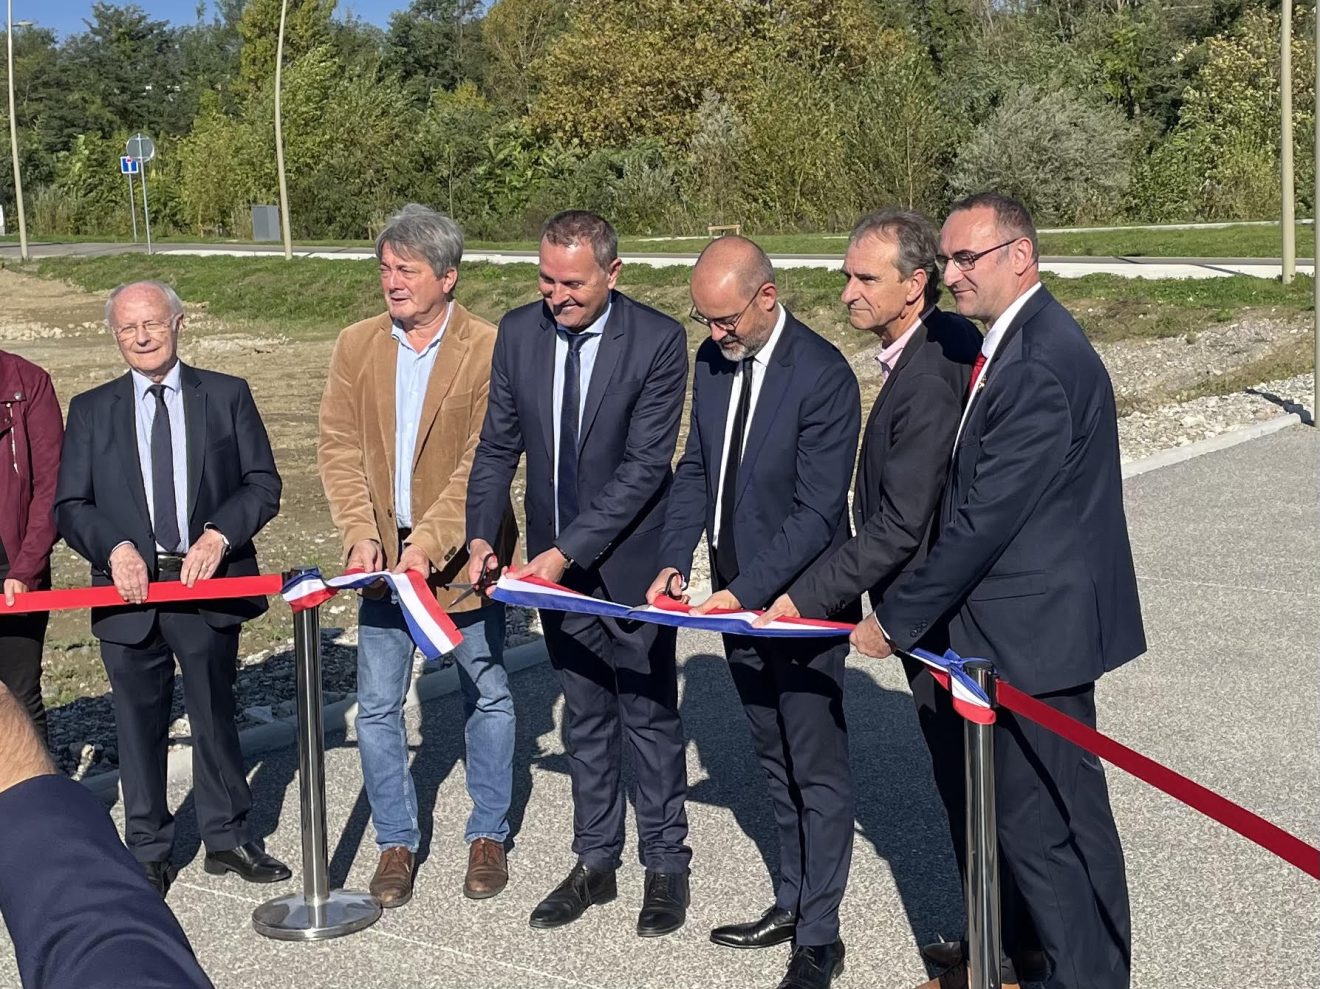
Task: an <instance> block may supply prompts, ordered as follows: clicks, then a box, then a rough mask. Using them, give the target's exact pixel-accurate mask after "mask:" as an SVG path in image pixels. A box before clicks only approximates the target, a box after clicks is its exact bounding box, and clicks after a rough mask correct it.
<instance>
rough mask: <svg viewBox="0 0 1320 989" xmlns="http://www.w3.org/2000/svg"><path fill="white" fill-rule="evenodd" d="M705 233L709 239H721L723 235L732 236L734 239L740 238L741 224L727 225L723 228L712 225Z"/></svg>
mask: <svg viewBox="0 0 1320 989" xmlns="http://www.w3.org/2000/svg"><path fill="white" fill-rule="evenodd" d="M706 233H707V234H709V235H710V236H711V237H723V236H724V235H725V234H733V235H734V236H735V237H741V236H742V224H741V223H729V224H726V225H724V226H719V225H714V226H709V227H707V228H706Z"/></svg>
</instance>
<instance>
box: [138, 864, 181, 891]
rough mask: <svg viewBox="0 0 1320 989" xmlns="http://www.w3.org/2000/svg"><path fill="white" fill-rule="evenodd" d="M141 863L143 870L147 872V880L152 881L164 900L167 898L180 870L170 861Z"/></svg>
mask: <svg viewBox="0 0 1320 989" xmlns="http://www.w3.org/2000/svg"><path fill="white" fill-rule="evenodd" d="M141 865H142V871H143V872H145V873H146V874H147V882H149V883H151V885H152V887H153V888H154V889H155V890H156V892H157V893H159V894H160V898H161V899H162V900H163V899H165V897H166V895H167V894H168V893H169V891H170V886H172V885H173V884H174V880H175V878H176V877H177V876H178V875H179V870H178V869H177V868H175V867H174V866H173V865H171V864H170V863H169V862H143V863H141Z"/></svg>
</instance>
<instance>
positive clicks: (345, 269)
mask: <svg viewBox="0 0 1320 989" xmlns="http://www.w3.org/2000/svg"><path fill="white" fill-rule="evenodd" d="M16 270H19V271H27V272H32V273H36V274H39V275H41V276H43V277H47V278H59V279H66V280H68V281H69V282H71V283H73V284H75V285H77V286H79V287H80V288H83V289H87V290H89V291H93V292H105V291H108V290H110V289H112V288H114V286H116V285H118V284H120V283H122V282H125V281H130V280H133V279H138V278H162V279H164V280H166V281H168V282H170V283H171V284H173V285H174V286H175V287H176V288H177V289H178V291H179V293H180V295H182V296H183V298H184V299H185V300H186V301H188V302H189V303H206V305H207V308H208V310H209V311H210V312H211V313H213V314H214V315H216V316H218V317H221V318H227V319H238V320H244V321H250V322H254V323H265V324H271V325H273V326H276V327H278V328H279V329H280V330H281V331H282V332H285V333H289V334H293V335H297V336H299V337H308V338H318V337H319V338H325V339H330V338H332V337H333V336H334V335H335V334H336V333H338V331H339V330H340V329H342V328H343V327H344V326H346V325H348V324H349V323H351V322H353V321H355V320H358V319H362V318H364V317H366V316H369V315H372V314H373V313H377V312H380V311H381V309H382V304H381V299H380V289H379V285H378V283H377V279H376V272H375V264H374V262H371V261H329V260H321V259H315V258H299V259H295V260H294V261H291V262H286V261H284V260H283V259H282V258H269V259H266V258H230V257H212V258H194V257H180V256H177V255H176V256H170V255H156V256H153V257H146V256H143V255H113V256H102V257H95V258H43V259H40V260H37V261H33V262H29V263H28V264H27V265H19V266H16ZM687 279H688V269H685V268H650V267H647V266H645V265H629V266H626V267H625V268H624V270H623V274H622V276H621V278H620V282H619V287H620V288H621V289H622V290H623V291H624V292H626V293H628V294H629V295H631V296H633V297H634V298H637V299H639V300H641V301H643V302H645V303H647V304H648V305H651V306H654V307H655V308H656V309H659V310H661V311H662V312H666V313H669V314H670V315H672V316H674V317H675V318H676V319H679V320H680V321H682V322H683V323H684V324H685V325H686V326H687V328H688V330H689V335H690V336H691V338H692V339H693V341H694V342H695V340H696V339H697V338H699V337H700V336H701V335H702V334H703V333H704V330H702V328H701V327H699V326H697V325H696V324H694V323H692V322H691V321H690V320H688V319H687V318H686V317H687V312H688V309H689V306H690V300H689V298H688V292H687ZM1045 281H1046V284H1047V285H1048V286H1049V288H1050V291H1052V292H1053V293H1054V294H1055V295H1056V296H1057V297H1058V298H1059V299H1060V301H1062V302H1063V303H1064V304H1065V305H1068V306H1069V307H1070V308H1071V309H1072V311H1073V312H1074V313H1075V314H1076V316H1077V318H1078V321H1079V322H1080V323H1081V324H1082V326H1083V328H1084V329H1085V330H1086V331H1087V333H1088V334H1089V335H1090V336H1091V337H1092V338H1093V339H1095V340H1097V341H1115V340H1123V339H1129V338H1136V337H1150V336H1181V335H1185V334H1187V333H1197V332H1201V331H1202V330H1205V329H1207V328H1209V327H1211V326H1213V325H1214V324H1215V323H1224V322H1227V321H1229V320H1231V319H1234V318H1237V317H1238V316H1239V315H1240V314H1241V312H1242V311H1243V310H1246V309H1261V310H1269V311H1279V312H1305V311H1309V310H1310V309H1311V307H1312V280H1311V278H1309V277H1307V276H1298V277H1297V279H1296V280H1295V281H1294V282H1293V283H1292V284H1291V285H1288V286H1284V285H1282V284H1280V283H1278V282H1275V281H1270V280H1267V279H1262V278H1251V277H1247V276H1237V277H1232V278H1206V279H1166V280H1147V279H1137V278H1120V277H1118V276H1116V275H1089V276H1087V277H1085V278H1054V277H1051V276H1048V275H1047V276H1046V277H1045ZM779 287H780V294H781V296H782V297H783V298H784V299H785V301H786V303H787V304H788V306H789V308H791V309H792V310H793V311H794V312H795V313H797V315H798V316H799V317H800V318H802V319H803V320H804V321H805V322H806V323H807V324H808V325H810V326H812V327H815V328H816V329H818V330H820V331H821V332H822V333H825V334H826V335H827V336H829V337H830V338H831V339H832V340H834V341H835V343H836V344H837V345H838V346H839V347H840V348H841V349H842V350H844V351H845V352H847V353H853V352H856V351H857V350H859V349H862V348H863V347H865V346H868V345H869V344H870V343H871V342H872V340H871V338H870V337H869V336H866V335H863V334H859V333H857V332H856V331H854V330H852V329H851V327H849V326H848V324H847V321H846V319H845V317H844V313H843V309H842V307H841V306H840V305H839V300H838V293H839V291H840V289H841V287H842V284H841V276H840V274H839V273H838V272H834V271H828V270H824V269H807V268H804V269H789V270H785V271H781V272H780V273H779ZM536 297H537V296H536V274H535V269H534V267H533V266H532V265H530V264H527V265H522V264H504V265H494V264H483V263H468V264H465V265H463V268H462V274H461V277H460V281H459V288H458V298H459V301H461V302H462V303H463V304H464V305H465V306H467V307H468V308H469V309H471V310H472V311H474V312H476V313H478V314H479V315H481V316H484V317H486V318H487V319H490V320H492V321H497V320H498V319H499V317H500V316H501V315H502V314H503V313H504V312H506V311H507V310H508V309H510V308H512V307H514V306H517V305H520V304H522V303H524V302H529V301H532V300H534V299H535V298H536Z"/></svg>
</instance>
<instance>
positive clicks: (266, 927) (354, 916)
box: [252, 889, 380, 941]
mask: <svg viewBox="0 0 1320 989" xmlns="http://www.w3.org/2000/svg"><path fill="white" fill-rule="evenodd" d="M379 919H380V904H379V903H377V902H376V898H375V897H374V896H372V895H371V894H370V893H357V892H354V891H352V890H346V889H337V890H334V891H333V892H331V894H330V895H329V896H328V897H327V898H326V901H325V903H323V904H322V905H321V906H320V908H319V909H316V910H313V909H312V907H311V905H310V904H309V903H308V902H307V900H306V898H305V897H304V896H303V894H302V893H291V894H289V895H288V896H277V897H276V898H275V899H273V900H267V901H266V902H265V903H263V904H262V905H261V906H259V907H257V909H255V910H253V911H252V926H253V927H254V928H256V931H257V933H258V934H263V935H265V936H266V937H270V938H275V939H276V940H278V941H323V940H325V939H326V938H332V937H342V936H343V935H345V934H352V933H353V932H354V931H360V930H362V929H363V928H366V927H370V926H371V925H372V924H374V923H375V922H376V921H378V920H379Z"/></svg>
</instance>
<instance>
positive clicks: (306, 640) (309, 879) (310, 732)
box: [252, 570, 381, 941]
mask: <svg viewBox="0 0 1320 989" xmlns="http://www.w3.org/2000/svg"><path fill="white" fill-rule="evenodd" d="M305 572H306V571H305V570H294V571H291V572H289V573H286V574H285V575H284V579H285V580H286V581H288V580H290V579H292V578H293V577H296V576H298V575H299V574H301V573H305ZM293 654H294V664H295V666H296V668H297V690H298V698H297V702H298V796H299V801H300V804H301V811H302V865H303V891H302V892H301V893H290V894H288V895H287V896H278V897H276V898H275V899H273V900H268V901H266V902H265V903H263V904H262V905H261V906H259V907H257V909H256V910H254V911H253V912H252V926H253V927H255V928H256V930H257V933H258V934H264V935H265V936H266V937H270V938H277V939H279V940H281V941H321V940H324V939H325V938H332V937H339V936H341V935H343V934H352V933H353V932H354V931H360V930H362V929H363V928H364V927H370V926H371V925H372V924H374V923H375V922H376V921H377V920H379V919H380V912H381V910H380V904H379V903H377V902H376V900H375V898H374V897H373V896H371V894H369V893H358V892H352V891H349V890H343V889H336V890H331V889H330V877H329V872H328V861H329V856H328V853H327V843H326V825H325V725H324V721H323V719H322V715H321V620H320V612H319V611H318V610H317V609H316V608H308V609H307V610H306V611H299V612H297V613H296V614H294V616H293Z"/></svg>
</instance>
